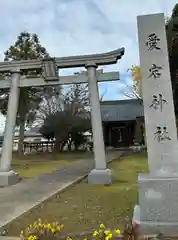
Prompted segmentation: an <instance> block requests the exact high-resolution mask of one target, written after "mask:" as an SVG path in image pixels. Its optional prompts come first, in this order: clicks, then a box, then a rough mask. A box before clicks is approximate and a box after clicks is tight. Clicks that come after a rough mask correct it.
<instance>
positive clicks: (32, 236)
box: [28, 235, 38, 240]
mask: <svg viewBox="0 0 178 240" xmlns="http://www.w3.org/2000/svg"><path fill="white" fill-rule="evenodd" d="M37 239H38V238H37V236H35V235H30V236H29V237H28V240H37Z"/></svg>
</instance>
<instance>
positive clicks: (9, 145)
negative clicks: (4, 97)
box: [0, 70, 20, 186]
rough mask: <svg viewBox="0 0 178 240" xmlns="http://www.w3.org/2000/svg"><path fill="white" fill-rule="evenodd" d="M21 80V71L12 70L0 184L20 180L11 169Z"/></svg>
mask: <svg viewBox="0 0 178 240" xmlns="http://www.w3.org/2000/svg"><path fill="white" fill-rule="evenodd" d="M19 80H20V71H19V70H14V71H12V75H11V88H10V93H9V101H8V110H7V117H6V125H5V131H4V141H3V146H2V154H1V159H0V186H5V185H12V184H15V183H17V182H18V181H19V177H18V174H17V173H15V172H14V171H12V170H11V160H12V150H13V138H14V130H15V125H16V115H17V109H18V102H19Z"/></svg>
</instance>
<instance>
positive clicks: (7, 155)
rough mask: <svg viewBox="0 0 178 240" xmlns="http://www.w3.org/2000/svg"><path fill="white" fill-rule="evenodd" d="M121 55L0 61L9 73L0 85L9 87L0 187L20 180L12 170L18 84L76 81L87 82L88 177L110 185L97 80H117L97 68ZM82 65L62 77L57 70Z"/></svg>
mask: <svg viewBox="0 0 178 240" xmlns="http://www.w3.org/2000/svg"><path fill="white" fill-rule="evenodd" d="M123 55H124V48H120V49H117V50H114V51H111V52H107V53H103V54H91V55H83V56H70V57H61V58H49V59H44V60H39V59H37V60H21V61H10V62H9V61H8V62H0V73H11V75H10V77H5V78H4V79H3V80H0V88H10V93H9V101H8V111H7V118H6V125H5V132H4V142H3V147H2V155H1V159H0V186H5V185H12V184H15V183H17V182H18V181H19V176H18V174H17V173H15V172H14V171H13V170H12V169H11V160H12V146H13V137H14V130H15V124H16V115H17V109H18V101H19V89H20V88H21V87H29V86H32V87H35V86H47V85H59V84H77V83H85V82H88V87H89V95H90V104H91V117H92V119H91V120H92V131H93V143H94V156H95V169H93V170H92V171H91V172H90V174H89V176H88V182H89V183H92V184H111V183H112V171H111V170H110V169H108V168H107V162H106V155H105V147H104V141H103V130H102V119H101V111H100V101H99V94H98V87H97V81H112V80H118V79H119V73H118V72H110V73H101V74H98V73H97V71H96V69H97V67H98V66H101V65H109V64H115V63H117V61H118V59H121V57H122V56H123ZM74 67H85V68H86V69H87V74H86V75H76V76H75V75H74V76H61V77H59V75H58V69H62V68H74ZM39 69H41V70H42V76H41V77H39V78H38V77H35V78H33V77H27V76H24V75H23V74H22V73H23V72H24V71H27V70H39Z"/></svg>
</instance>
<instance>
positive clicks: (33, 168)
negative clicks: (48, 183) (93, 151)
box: [12, 152, 89, 178]
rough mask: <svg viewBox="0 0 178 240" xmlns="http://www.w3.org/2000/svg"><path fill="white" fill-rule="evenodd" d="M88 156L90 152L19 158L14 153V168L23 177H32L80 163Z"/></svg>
mask: <svg viewBox="0 0 178 240" xmlns="http://www.w3.org/2000/svg"><path fill="white" fill-rule="evenodd" d="M86 157H89V153H80V152H79V153H75V152H74V153H68V152H67V153H65V152H64V153H60V154H52V153H51V154H50V153H42V154H33V155H27V156H24V157H23V159H18V157H17V156H16V155H13V160H12V169H13V170H15V171H17V172H19V174H20V176H21V177H23V178H32V177H35V176H39V175H42V174H44V173H50V172H52V171H55V170H56V169H57V168H60V167H66V166H69V165H72V164H76V163H79V162H80V161H81V159H84V158H86Z"/></svg>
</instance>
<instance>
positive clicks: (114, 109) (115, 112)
mask: <svg viewBox="0 0 178 240" xmlns="http://www.w3.org/2000/svg"><path fill="white" fill-rule="evenodd" d="M101 115H102V120H103V122H108V121H127V120H135V119H136V117H143V116H144V113H143V105H142V101H141V100H138V99H129V100H119V101H103V102H102V103H101Z"/></svg>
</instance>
